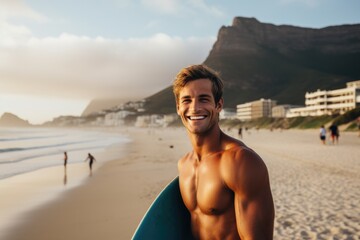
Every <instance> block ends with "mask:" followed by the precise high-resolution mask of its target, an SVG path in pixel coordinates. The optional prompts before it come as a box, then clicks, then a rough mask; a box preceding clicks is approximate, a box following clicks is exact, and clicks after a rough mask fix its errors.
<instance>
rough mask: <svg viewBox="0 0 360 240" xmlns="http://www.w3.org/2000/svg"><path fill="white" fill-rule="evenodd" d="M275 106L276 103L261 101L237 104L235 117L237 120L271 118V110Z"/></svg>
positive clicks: (267, 100) (266, 100)
mask: <svg viewBox="0 0 360 240" xmlns="http://www.w3.org/2000/svg"><path fill="white" fill-rule="evenodd" d="M274 106H276V101H274V100H271V99H263V98H261V99H260V100H257V101H253V102H248V103H244V104H239V105H237V106H236V116H237V118H238V119H239V120H242V121H245V120H251V119H256V118H261V117H271V115H272V108H273V107H274Z"/></svg>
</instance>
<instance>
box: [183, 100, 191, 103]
mask: <svg viewBox="0 0 360 240" xmlns="http://www.w3.org/2000/svg"><path fill="white" fill-rule="evenodd" d="M189 102H190V100H189V99H184V100H182V103H189Z"/></svg>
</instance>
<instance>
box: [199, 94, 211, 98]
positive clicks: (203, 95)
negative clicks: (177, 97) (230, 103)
mask: <svg viewBox="0 0 360 240" xmlns="http://www.w3.org/2000/svg"><path fill="white" fill-rule="evenodd" d="M199 97H200V98H211V95H209V94H200V96H199Z"/></svg>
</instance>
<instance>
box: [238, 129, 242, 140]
mask: <svg viewBox="0 0 360 240" xmlns="http://www.w3.org/2000/svg"><path fill="white" fill-rule="evenodd" d="M238 136H239V138H240V139H242V127H240V128H239V131H238Z"/></svg>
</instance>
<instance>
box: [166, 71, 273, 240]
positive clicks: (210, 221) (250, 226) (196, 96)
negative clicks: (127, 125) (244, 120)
mask: <svg viewBox="0 0 360 240" xmlns="http://www.w3.org/2000/svg"><path fill="white" fill-rule="evenodd" d="M222 90H223V83H222V81H221V79H220V78H219V76H218V74H217V73H216V72H214V71H213V70H212V69H210V68H208V67H206V66H204V65H193V66H190V67H187V68H184V69H182V70H181V71H180V72H179V73H178V74H177V76H176V79H175V81H174V84H173V91H174V95H175V98H176V108H177V113H178V115H179V116H180V117H181V120H182V122H183V125H184V126H185V128H186V131H187V133H188V136H189V138H190V142H191V144H192V147H193V150H192V151H191V152H189V153H187V154H186V155H185V156H184V157H182V158H181V159H180V160H179V162H178V171H179V184H180V191H181V196H182V199H183V201H184V204H185V206H186V207H187V209H188V210H189V212H190V215H191V229H192V234H193V237H194V238H195V239H240V238H241V239H272V238H273V227H274V204H273V198H272V194H271V190H270V182H269V175H268V171H267V167H266V165H265V163H264V162H263V160H262V159H261V158H260V156H259V155H258V154H256V152H255V151H253V150H252V149H250V148H249V147H247V146H246V145H245V144H244V143H243V142H241V141H239V140H237V139H234V138H232V137H230V136H228V135H226V134H225V133H223V132H222V131H221V129H220V127H219V113H220V111H221V110H222V108H223V104H224V101H223V98H222Z"/></svg>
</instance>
